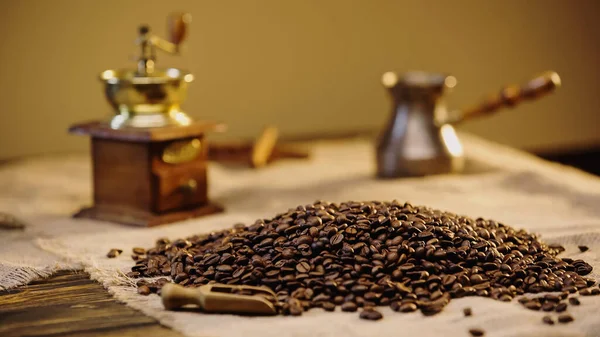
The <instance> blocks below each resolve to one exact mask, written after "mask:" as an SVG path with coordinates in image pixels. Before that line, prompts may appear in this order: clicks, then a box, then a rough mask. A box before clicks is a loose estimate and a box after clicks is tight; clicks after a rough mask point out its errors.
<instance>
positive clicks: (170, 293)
mask: <svg viewBox="0 0 600 337" xmlns="http://www.w3.org/2000/svg"><path fill="white" fill-rule="evenodd" d="M160 297H161V299H162V303H163V306H164V307H165V309H167V310H173V309H178V308H181V307H183V306H185V305H188V304H195V305H197V306H199V307H200V309H204V300H203V298H202V297H203V296H202V293H201V292H200V291H199V289H197V288H184V287H182V286H180V285H177V284H173V283H167V284H165V285H164V286H163V287H162V289H161V290H160Z"/></svg>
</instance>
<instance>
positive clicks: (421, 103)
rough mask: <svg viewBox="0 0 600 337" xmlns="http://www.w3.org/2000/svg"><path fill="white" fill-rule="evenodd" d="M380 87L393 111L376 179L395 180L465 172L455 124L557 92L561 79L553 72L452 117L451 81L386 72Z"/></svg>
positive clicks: (430, 75) (380, 144)
mask: <svg viewBox="0 0 600 337" xmlns="http://www.w3.org/2000/svg"><path fill="white" fill-rule="evenodd" d="M382 82H383V85H384V87H386V88H387V89H388V91H389V93H390V94H391V96H392V101H393V109H392V113H391V117H390V119H389V120H388V122H387V124H386V125H385V128H384V131H383V133H382V134H381V135H380V138H379V140H378V143H377V156H376V157H377V176H378V177H380V178H396V177H411V176H427V175H434V174H445V173H460V172H462V171H463V170H464V167H465V159H464V154H463V148H462V145H461V143H460V140H459V139H458V137H457V135H456V132H455V130H454V128H453V125H456V124H458V123H460V122H462V121H464V120H466V119H470V118H474V117H479V116H483V115H486V114H489V113H492V112H495V111H497V110H499V109H500V108H502V107H514V106H516V105H517V104H518V103H520V102H521V101H525V100H532V99H535V98H538V97H541V96H543V95H545V94H547V93H550V92H553V91H554V89H556V88H558V87H559V86H560V77H559V76H558V74H557V73H555V72H552V71H549V72H546V73H544V74H542V75H540V76H538V77H535V78H534V79H532V80H531V81H529V82H528V83H526V84H525V85H523V86H518V85H510V86H506V87H504V88H503V89H502V90H501V91H500V92H499V93H497V94H495V95H491V96H490V97H488V98H487V99H486V100H484V101H483V102H481V103H479V104H477V105H474V106H473V107H470V108H467V109H464V110H462V111H453V112H449V111H448V110H447V108H446V105H445V102H444V92H445V91H446V90H447V89H450V88H453V87H454V86H455V85H456V78H454V77H453V76H449V75H444V74H437V73H427V72H418V71H412V72H408V73H405V74H403V76H402V77H399V76H398V75H397V74H396V73H394V72H387V73H385V74H383V77H382Z"/></svg>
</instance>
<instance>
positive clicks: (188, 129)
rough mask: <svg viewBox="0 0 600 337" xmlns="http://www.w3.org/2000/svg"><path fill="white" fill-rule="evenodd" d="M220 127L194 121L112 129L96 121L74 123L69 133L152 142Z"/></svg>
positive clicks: (201, 132) (193, 134)
mask: <svg viewBox="0 0 600 337" xmlns="http://www.w3.org/2000/svg"><path fill="white" fill-rule="evenodd" d="M219 127H220V125H219V124H217V123H211V122H193V123H192V124H190V125H187V126H166V127H161V128H123V129H112V128H111V127H110V125H108V124H107V123H103V122H98V121H95V122H86V123H81V124H77V125H73V126H71V127H70V128H69V133H72V134H76V135H90V136H92V137H95V138H106V139H115V140H122V141H129V142H143V143H150V142H159V141H165V140H173V139H180V138H186V137H194V136H198V135H201V134H204V133H206V132H208V131H213V130H215V129H218V128H219Z"/></svg>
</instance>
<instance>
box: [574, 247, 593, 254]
mask: <svg viewBox="0 0 600 337" xmlns="http://www.w3.org/2000/svg"><path fill="white" fill-rule="evenodd" d="M577 248H579V251H580V252H582V253H583V252H587V251H588V250H589V249H590V248H589V247H588V246H577Z"/></svg>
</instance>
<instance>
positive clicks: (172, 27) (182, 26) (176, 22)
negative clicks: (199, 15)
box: [167, 13, 192, 45]
mask: <svg viewBox="0 0 600 337" xmlns="http://www.w3.org/2000/svg"><path fill="white" fill-rule="evenodd" d="M191 21H192V17H191V15H190V14H188V13H173V14H171V15H169V17H168V19H167V26H168V30H169V34H168V36H169V42H171V43H173V44H176V45H179V44H181V42H183V40H184V39H185V37H186V35H187V30H188V25H189V23H190V22H191Z"/></svg>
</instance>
